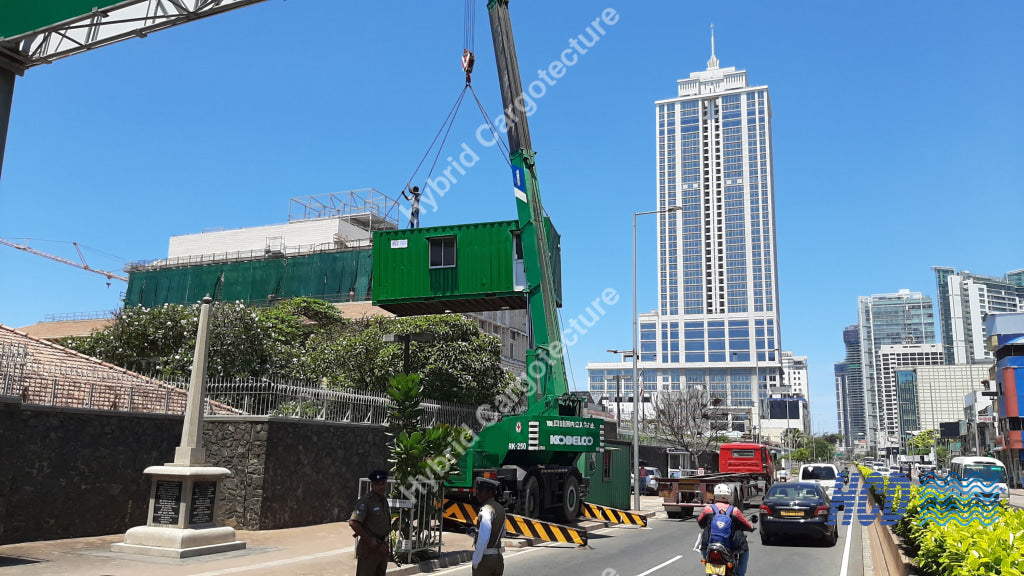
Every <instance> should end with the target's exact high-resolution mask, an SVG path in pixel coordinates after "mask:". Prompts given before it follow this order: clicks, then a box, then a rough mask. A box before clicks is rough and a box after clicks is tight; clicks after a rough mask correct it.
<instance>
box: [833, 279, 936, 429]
mask: <svg viewBox="0 0 1024 576" xmlns="http://www.w3.org/2000/svg"><path fill="white" fill-rule="evenodd" d="M857 304H858V322H857V327H858V332H859V334H858V337H859V340H860V365H861V377H862V378H863V387H864V404H865V407H864V414H865V421H866V424H867V430H866V431H865V433H866V439H867V441H868V448H869V449H882V448H886V449H889V448H892V449H895V448H896V447H898V446H899V438H898V435H895V436H892V435H890V434H889V429H890V427H889V426H888V423H889V418H887V416H886V413H885V410H886V407H887V406H891V407H892V409H893V410H894V411H895V409H896V408H895V406H896V393H895V383H893V388H892V389H891V390H890V387H889V386H887V385H886V381H885V380H884V378H885V376H886V373H885V372H883V366H882V358H881V356H880V352H881V350H882V347H883V346H886V345H894V344H934V343H935V313H934V312H933V311H932V299H931V298H929V297H927V296H923V295H922V294H921V293H920V292H911V291H910V290H905V289H904V290H900V291H899V292H897V293H895V294H876V295H873V296H861V297H860V298H858V299H857ZM847 351H848V352H849V347H848V348H847ZM890 391H891V392H892V399H891V400H892V403H891V404H889V400H888V398H887V394H888V393H889V392H890ZM897 421H898V420H897Z"/></svg>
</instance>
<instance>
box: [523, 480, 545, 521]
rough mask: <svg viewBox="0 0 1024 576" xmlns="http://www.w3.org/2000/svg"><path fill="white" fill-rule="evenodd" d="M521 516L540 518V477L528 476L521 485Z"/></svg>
mask: <svg viewBox="0 0 1024 576" xmlns="http://www.w3.org/2000/svg"><path fill="white" fill-rule="evenodd" d="M522 508H523V516H526V517H527V518H540V510H541V493H540V479H538V478H537V477H536V476H530V477H529V478H527V479H526V484H525V486H524V487H523V505H522Z"/></svg>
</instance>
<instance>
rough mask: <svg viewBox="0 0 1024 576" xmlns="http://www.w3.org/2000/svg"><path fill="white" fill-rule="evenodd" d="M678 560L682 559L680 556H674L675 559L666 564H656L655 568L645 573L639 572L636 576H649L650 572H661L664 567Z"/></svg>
mask: <svg viewBox="0 0 1024 576" xmlns="http://www.w3.org/2000/svg"><path fill="white" fill-rule="evenodd" d="M680 558H682V556H676V557H675V558H673V559H671V560H669V561H668V562H662V563H661V564H658V565H657V566H655V567H654V568H651V569H650V570H648V571H647V572H641V573H639V574H637V575H636V576H647V575H648V574H650V573H652V572H655V571H657V570H661V569H662V568H664V567H665V566H668V565H669V564H671V563H673V562H675V561H676V560H679V559H680Z"/></svg>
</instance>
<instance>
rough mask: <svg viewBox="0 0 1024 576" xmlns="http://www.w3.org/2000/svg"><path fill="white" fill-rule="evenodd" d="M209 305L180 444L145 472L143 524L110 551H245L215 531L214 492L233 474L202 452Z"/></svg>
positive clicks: (227, 533) (226, 531)
mask: <svg viewBox="0 0 1024 576" xmlns="http://www.w3.org/2000/svg"><path fill="white" fill-rule="evenodd" d="M212 303H213V299H212V298H210V296H209V295H207V296H206V297H205V298H203V306H202V309H201V311H200V313H199V330H198V333H197V335H196V351H195V356H194V359H193V361H192V379H191V382H190V384H189V389H188V403H187V404H186V406H185V424H184V426H183V427H182V430H181V445H180V446H178V448H177V449H175V451H174V462H168V463H167V464H164V465H163V466H150V467H149V468H146V470H145V471H144V473H145V474H146V475H148V476H151V477H152V478H153V486H152V488H151V489H150V492H149V515H148V516H147V518H146V525H145V526H136V527H134V528H131V529H129V530H128V532H126V533H125V535H124V543H123V544H112V545H111V546H110V549H111V551H113V552H126V553H129V554H145V555H148V556H163V557H168V558H189V557H192V556H202V555H204V554H216V553H218V552H228V551H231V550H242V549H244V548H245V542H241V541H237V540H235V529H234V528H231V527H230V526H218V525H217V521H216V520H217V518H216V504H217V492H218V489H219V487H220V482H221V480H223V479H224V478H227V477H228V476H230V475H231V471H230V470H228V469H227V468H219V467H216V466H207V465H206V451H205V450H204V449H203V399H204V397H205V395H206V357H207V353H208V352H209V327H210V305H211V304H212Z"/></svg>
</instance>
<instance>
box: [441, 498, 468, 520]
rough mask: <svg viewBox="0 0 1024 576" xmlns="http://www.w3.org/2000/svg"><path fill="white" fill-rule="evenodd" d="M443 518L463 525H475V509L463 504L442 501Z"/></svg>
mask: <svg viewBox="0 0 1024 576" xmlns="http://www.w3.org/2000/svg"><path fill="white" fill-rule="evenodd" d="M444 517H445V518H448V519H449V520H455V521H457V522H462V523H463V524H473V525H475V524H476V508H474V507H473V506H472V505H470V504H467V503H465V502H456V501H454V500H445V501H444Z"/></svg>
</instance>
